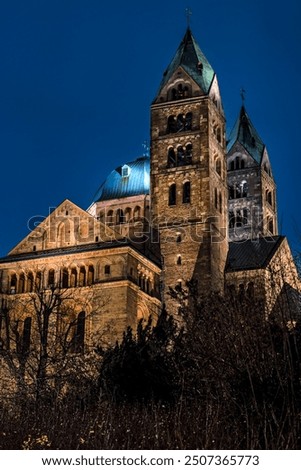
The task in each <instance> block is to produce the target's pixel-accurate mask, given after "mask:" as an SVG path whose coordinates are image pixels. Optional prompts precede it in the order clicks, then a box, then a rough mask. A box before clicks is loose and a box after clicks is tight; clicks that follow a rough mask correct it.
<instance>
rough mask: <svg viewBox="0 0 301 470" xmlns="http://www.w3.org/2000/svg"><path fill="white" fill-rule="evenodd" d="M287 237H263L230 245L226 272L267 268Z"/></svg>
mask: <svg viewBox="0 0 301 470" xmlns="http://www.w3.org/2000/svg"><path fill="white" fill-rule="evenodd" d="M284 238H285V237H283V236H274V237H261V238H256V239H254V240H244V241H241V242H231V243H229V251H228V258H227V264H226V271H227V272H233V271H245V270H248V269H262V268H265V267H266V266H267V265H268V263H269V262H270V260H271V259H272V257H273V256H274V254H275V252H276V250H277V249H278V247H279V246H280V245H281V243H282V242H283V240H284Z"/></svg>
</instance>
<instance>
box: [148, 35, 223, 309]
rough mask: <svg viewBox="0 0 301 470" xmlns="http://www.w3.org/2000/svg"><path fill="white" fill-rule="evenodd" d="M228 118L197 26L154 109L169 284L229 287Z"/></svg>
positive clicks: (155, 202) (154, 194) (155, 185)
mask: <svg viewBox="0 0 301 470" xmlns="http://www.w3.org/2000/svg"><path fill="white" fill-rule="evenodd" d="M225 155H226V151H225V118H224V113H223V109H222V103H221V97H220V92H219V87H218V82H217V77H216V74H215V72H214V70H213V69H212V67H211V65H210V64H209V62H208V61H207V59H206V57H205V56H204V54H203V53H202V51H201V50H200V48H199V46H198V44H197V43H196V41H195V39H194V37H193V35H192V32H191V30H190V28H189V27H188V28H187V31H186V33H185V36H184V38H183V40H182V42H181V44H180V46H179V48H178V50H177V52H176V54H175V56H174V58H173V59H172V61H171V63H170V65H169V66H168V68H167V69H166V71H165V72H164V74H163V79H162V82H161V84H160V87H159V91H158V94H157V96H156V98H155V100H154V101H153V103H152V106H151V210H152V223H153V226H154V227H156V228H157V229H158V232H159V238H160V247H161V255H162V262H163V279H164V293H165V294H164V302H166V303H167V304H169V303H170V302H169V298H168V296H167V295H166V293H167V292H168V290H169V287H173V288H174V287H175V286H177V285H180V284H182V285H184V284H185V282H186V281H189V280H191V279H194V280H195V281H196V282H197V286H198V292H199V294H204V293H207V292H208V291H209V290H211V291H212V290H213V291H219V292H222V291H223V286H224V268H225V262H226V256H227V250H228V242H227V226H228V223H227V212H228V211H227V184H226V160H225V158H226V157H225Z"/></svg>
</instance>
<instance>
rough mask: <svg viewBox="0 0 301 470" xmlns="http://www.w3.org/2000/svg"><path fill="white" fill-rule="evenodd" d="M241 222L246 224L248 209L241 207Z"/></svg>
mask: <svg viewBox="0 0 301 470" xmlns="http://www.w3.org/2000/svg"><path fill="white" fill-rule="evenodd" d="M243 224H244V225H248V209H246V208H244V209H243Z"/></svg>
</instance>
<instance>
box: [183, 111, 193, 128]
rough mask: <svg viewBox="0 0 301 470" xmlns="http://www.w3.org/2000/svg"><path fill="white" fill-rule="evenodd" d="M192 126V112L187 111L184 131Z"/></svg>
mask: <svg viewBox="0 0 301 470" xmlns="http://www.w3.org/2000/svg"><path fill="white" fill-rule="evenodd" d="M191 128H192V113H187V114H186V117H185V131H191Z"/></svg>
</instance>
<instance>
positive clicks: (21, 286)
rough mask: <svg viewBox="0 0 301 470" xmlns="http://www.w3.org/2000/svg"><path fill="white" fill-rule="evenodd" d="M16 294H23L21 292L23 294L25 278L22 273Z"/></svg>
mask: <svg viewBox="0 0 301 470" xmlns="http://www.w3.org/2000/svg"><path fill="white" fill-rule="evenodd" d="M18 292H19V293H20V294H23V292H25V276H24V274H23V273H21V274H20V277H19V289H18Z"/></svg>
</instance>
